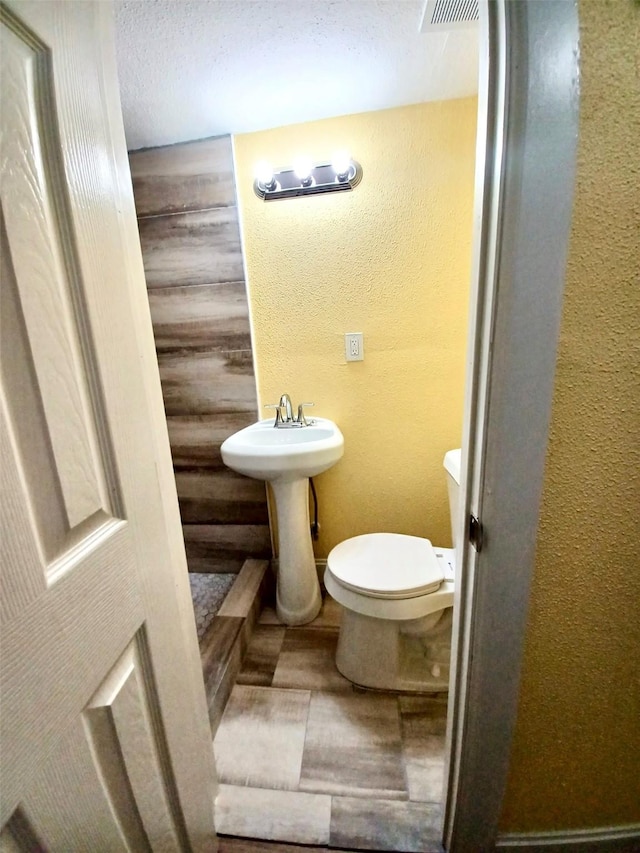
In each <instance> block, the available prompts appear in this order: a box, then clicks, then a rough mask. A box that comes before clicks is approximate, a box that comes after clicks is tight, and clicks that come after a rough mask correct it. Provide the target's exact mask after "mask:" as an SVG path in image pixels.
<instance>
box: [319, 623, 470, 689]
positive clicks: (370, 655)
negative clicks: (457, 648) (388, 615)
mask: <svg viewBox="0 0 640 853" xmlns="http://www.w3.org/2000/svg"><path fill="white" fill-rule="evenodd" d="M452 614H453V608H451V607H447V608H446V609H445V610H442V611H440V612H439V613H437V614H436V613H434V614H430V615H429V616H427V617H425V619H415V620H407V621H395V620H391V619H378V618H375V617H371V616H365V615H364V614H362V613H356V612H355V611H353V610H348V609H345V610H344V612H343V616H342V624H341V627H340V637H339V640H338V650H337V653H336V666H337V668H338V670H339V671H340V672H341V673H342V675H344V676H345V678H348V679H349V681H351V682H353V683H354V684H356V685H359V686H361V687H370V688H374V689H377V690H397V691H403V692H410V693H442V692H446V691H448V689H449V658H450V653H451V624H452ZM434 617H435V618H434Z"/></svg>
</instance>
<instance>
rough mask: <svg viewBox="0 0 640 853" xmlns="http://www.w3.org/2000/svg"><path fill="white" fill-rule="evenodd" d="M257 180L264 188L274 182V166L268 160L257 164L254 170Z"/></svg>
mask: <svg viewBox="0 0 640 853" xmlns="http://www.w3.org/2000/svg"><path fill="white" fill-rule="evenodd" d="M254 174H255V178H256V180H257V181H258V183H259V184H262V186H263V187H268V186H270V185H271V183H272V182H273V166H272V165H271V163H269V162H267V160H260V162H259V163H256V167H255V170H254Z"/></svg>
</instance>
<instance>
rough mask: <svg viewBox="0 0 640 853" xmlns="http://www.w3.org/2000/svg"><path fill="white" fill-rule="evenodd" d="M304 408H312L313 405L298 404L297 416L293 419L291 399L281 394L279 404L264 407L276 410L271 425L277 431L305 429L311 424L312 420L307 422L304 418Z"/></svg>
mask: <svg viewBox="0 0 640 853" xmlns="http://www.w3.org/2000/svg"><path fill="white" fill-rule="evenodd" d="M305 406H313V403H300V405H299V406H298V414H297V416H296V417H294V415H293V405H292V404H291V397H290V396H289V395H288V394H283V395H282V396H281V397H280V402H279V403H269V405H266V406H265V409H275V410H276V419H275V421H274V424H273V425H274V427H276V428H277V429H290V428H292V427H305V426H311V425H312V424H313V420H309V419H307V418H305V416H304V407H305Z"/></svg>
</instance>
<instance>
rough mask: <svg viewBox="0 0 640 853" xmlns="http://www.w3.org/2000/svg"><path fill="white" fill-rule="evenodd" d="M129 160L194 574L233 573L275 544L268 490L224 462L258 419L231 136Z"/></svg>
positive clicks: (140, 154) (139, 154)
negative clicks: (238, 436)
mask: <svg viewBox="0 0 640 853" xmlns="http://www.w3.org/2000/svg"><path fill="white" fill-rule="evenodd" d="M129 161H130V165H131V172H132V177H133V190H134V197H135V201H136V209H137V213H138V228H139V231H140V242H141V246H142V254H143V261H144V269H145V276H146V280H147V290H148V295H149V306H150V309H151V318H152V323H153V331H154V337H155V342H156V351H157V354H158V364H159V368H160V379H161V383H162V393H163V398H164V406H165V412H166V414H167V423H168V427H169V440H170V444H171V452H172V456H173V464H174V469H175V472H176V485H177V489H178V498H179V502H180V511H181V515H182V521H183V525H184V533H185V541H186V550H187V562H188V565H189V570H190V571H192V572H238V571H239V569H240V566H241V565H242V559H243V556H252V557H256V558H266V557H270V556H271V547H270V546H271V541H270V535H269V528H268V517H267V507H266V494H265V488H264V484H262V483H260V482H258V481H249V480H246V478H239V477H238V475H236V474H234V473H233V472H231V471H230V470H229V469H227V468H225V466H224V465H223V463H222V459H221V457H220V445H221V444H222V442H223V441H224V439H225V438H227V437H228V436H229V435H231V434H232V433H234V432H236V431H237V430H239V429H242V428H243V427H245V426H248V425H249V424H250V423H253V422H254V421H255V420H256V419H257V417H258V412H257V396H256V384H255V376H254V368H253V353H252V349H251V332H250V324H249V304H248V300H247V293H246V287H245V273H244V266H243V260H242V247H241V238H240V227H239V222H238V209H237V205H236V194H235V178H234V169H233V153H232V146H231V138H230V137H229V136H225V137H218V138H214V139H203V140H198V141H195V142H186V143H181V144H178V145H169V146H164V147H161V148H152V149H146V150H141V151H133V152H131V153H130V155H129ZM241 479H242V480H244V481H245V482H240V480H241ZM198 528H201V529H198ZM216 528H218V529H217V530H216Z"/></svg>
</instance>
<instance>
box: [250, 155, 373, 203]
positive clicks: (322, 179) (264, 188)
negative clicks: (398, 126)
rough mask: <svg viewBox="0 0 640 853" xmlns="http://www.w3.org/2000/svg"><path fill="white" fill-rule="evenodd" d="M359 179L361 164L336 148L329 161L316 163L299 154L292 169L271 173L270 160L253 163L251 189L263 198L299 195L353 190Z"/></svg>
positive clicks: (267, 199) (271, 198)
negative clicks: (254, 166) (253, 176)
mask: <svg viewBox="0 0 640 853" xmlns="http://www.w3.org/2000/svg"><path fill="white" fill-rule="evenodd" d="M361 180H362V167H361V166H360V164H359V163H356V161H355V160H352V159H351V156H350V155H349V154H348V153H347V152H346V151H338V152H336V153H335V154H334V155H333V157H332V158H331V162H330V163H317V164H316V165H315V166H314V165H313V162H312V161H311V159H310V158H309V157H299V158H298V159H297V160H296V161H295V162H294V164H293V168H292V169H281V170H280V171H279V172H274V170H273V169H272V168H271V164H270V163H266V162H264V161H263V162H261V163H258V164H257V166H256V171H255V181H254V182H253V189H254V191H255V194H256V195H257V196H258V197H259V198H262V199H264V200H265V201H273V200H275V199H277V198H295V197H296V196H301V195H317V194H318V193H332V192H336V191H338V190H352V189H353V188H354V187H356V186H357V185H358V184H359V183H360V181H361Z"/></svg>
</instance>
